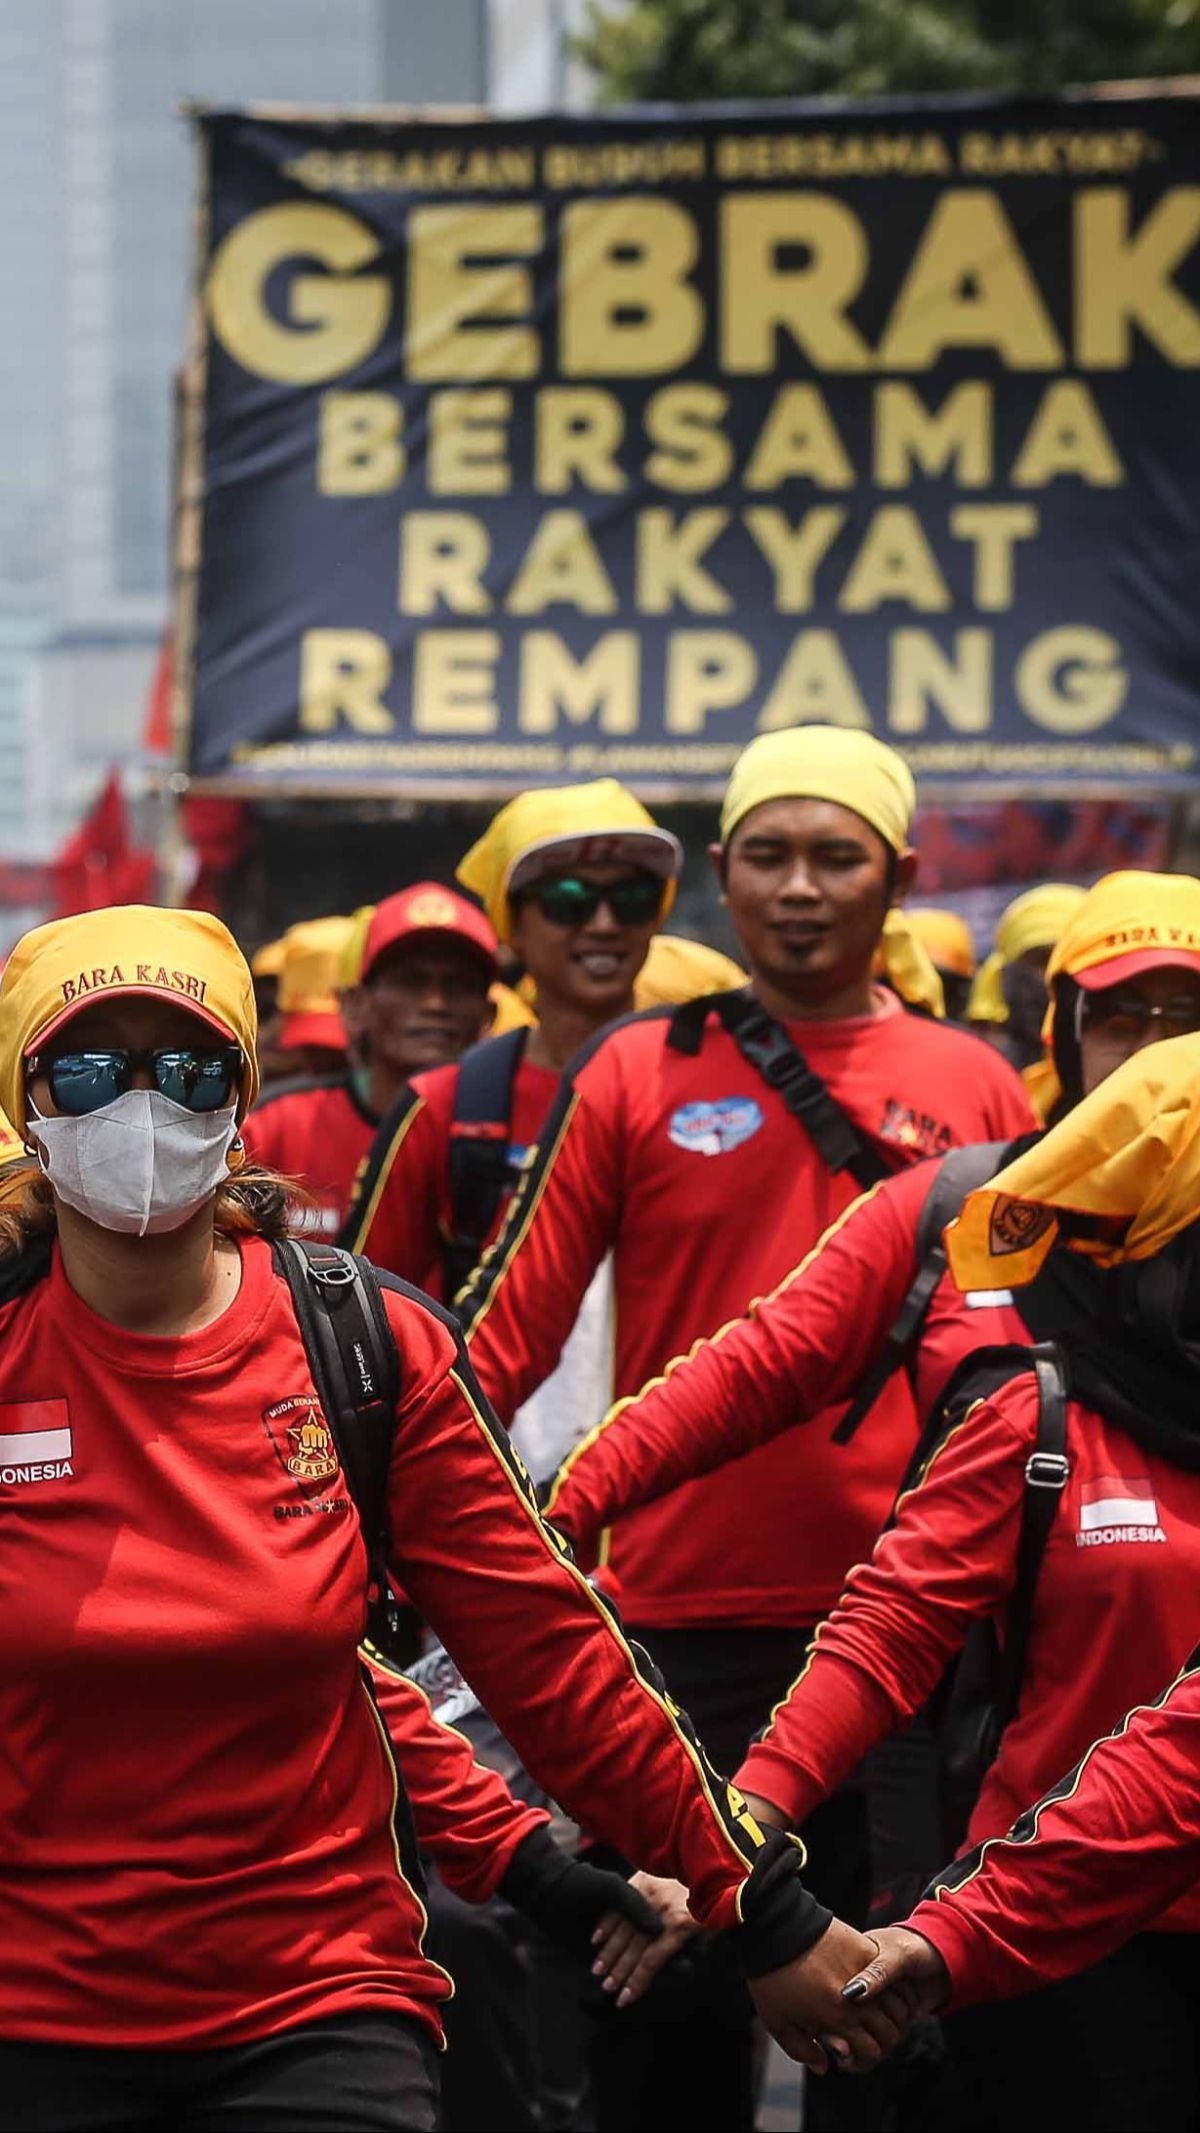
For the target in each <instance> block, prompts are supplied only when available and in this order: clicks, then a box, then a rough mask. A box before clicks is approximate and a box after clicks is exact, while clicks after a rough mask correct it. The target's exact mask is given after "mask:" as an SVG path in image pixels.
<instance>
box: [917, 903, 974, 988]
mask: <svg viewBox="0 0 1200 2133" xmlns="http://www.w3.org/2000/svg"><path fill="white" fill-rule="evenodd" d="M904 916H905V918H906V919H907V920H908V929H909V932H910V933H914V934H915V935H916V937H917V939H918V940H919V941H920V943H921V946H922V947H923V948H924V950H925V952H926V954H927V955H928V957H929V959H930V961H931V962H932V963H933V964H934V965H935V966H936V968H937V969H938V970H945V971H948V972H949V974H950V975H951V977H955V978H973V977H974V975H975V943H974V941H973V940H972V939H971V928H970V927H969V926H968V924H967V922H966V919H965V918H960V917H959V915H958V913H957V911H943V910H942V909H941V908H940V907H939V906H938V905H936V904H905V906H904Z"/></svg>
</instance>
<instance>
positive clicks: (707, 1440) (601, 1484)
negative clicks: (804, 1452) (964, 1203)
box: [549, 1162, 1027, 1562]
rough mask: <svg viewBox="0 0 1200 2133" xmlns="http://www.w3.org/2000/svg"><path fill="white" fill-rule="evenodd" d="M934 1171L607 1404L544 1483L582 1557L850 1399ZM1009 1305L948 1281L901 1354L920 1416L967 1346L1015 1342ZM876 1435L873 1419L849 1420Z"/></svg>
mask: <svg viewBox="0 0 1200 2133" xmlns="http://www.w3.org/2000/svg"><path fill="white" fill-rule="evenodd" d="M936 1176H937V1165H936V1164H935V1163H928V1162H927V1163H918V1164H916V1165H915V1166H914V1168H913V1169H912V1170H907V1171H902V1172H901V1173H900V1175H899V1176H898V1177H895V1178H888V1179H887V1180H886V1182H885V1183H884V1184H882V1185H876V1186H874V1187H873V1188H872V1190H871V1191H870V1192H867V1193H864V1194H863V1196H862V1198H861V1199H859V1200H856V1201H855V1202H854V1203H853V1205H852V1206H851V1207H850V1208H849V1210H848V1211H847V1212H846V1213H845V1214H844V1215H841V1216H839V1217H838V1219H837V1221H836V1222H835V1223H834V1224H833V1225H832V1227H831V1228H830V1229H828V1230H826V1232H825V1235H824V1236H823V1237H822V1238H821V1239H820V1241H819V1243H818V1244H816V1245H815V1246H814V1248H813V1250H812V1251H811V1252H810V1253H809V1255H808V1257H807V1258H806V1259H803V1260H802V1261H801V1263H800V1265H799V1266H797V1267H794V1268H793V1270H792V1272H791V1273H790V1274H789V1275H788V1276H787V1279H786V1280H785V1281H784V1282H783V1283H782V1284H781V1285H780V1287H779V1288H778V1289H776V1290H774V1291H773V1292H772V1294H771V1295H769V1296H764V1297H759V1298H757V1299H756V1300H755V1302H753V1303H752V1304H751V1306H750V1308H749V1310H748V1311H747V1312H746V1313H745V1314H744V1315H743V1316H742V1317H741V1318H738V1319H734V1320H732V1321H731V1322H730V1324H729V1325H727V1326H722V1327H721V1329H720V1331H719V1332H717V1333H715V1334H714V1335H713V1336H712V1337H711V1338H710V1339H708V1340H702V1341H697V1343H696V1345H695V1346H694V1347H693V1348H692V1349H690V1350H689V1352H688V1353H687V1354H686V1355H684V1356H679V1357H677V1358H676V1359H675V1360H674V1361H673V1362H670V1363H668V1364H667V1366H666V1369H665V1370H664V1372H663V1374H662V1376H661V1377H656V1378H652V1379H651V1381H650V1383H649V1384H648V1385H646V1386H644V1387H643V1388H642V1390H641V1392H639V1393H638V1394H637V1395H636V1396H635V1397H634V1398H632V1399H629V1400H622V1401H620V1402H619V1403H618V1404H617V1406H616V1407H614V1408H612V1410H611V1411H610V1413H609V1414H608V1415H606V1417H605V1419H604V1420H603V1422H601V1423H600V1424H599V1425H598V1427H597V1428H596V1429H595V1430H593V1431H592V1434H591V1436H590V1437H586V1438H585V1439H584V1441H583V1443H582V1444H581V1445H580V1446H579V1447H578V1448H577V1449H576V1450H575V1451H573V1452H572V1454H571V1456H570V1458H569V1459H568V1460H567V1461H566V1462H565V1464H564V1465H563V1467H562V1468H561V1470H560V1472H559V1473H558V1475H557V1476H556V1478H555V1484H554V1490H553V1494H552V1496H551V1500H550V1506H549V1515H550V1517H552V1518H553V1520H554V1523H555V1525H556V1526H558V1527H559V1528H560V1529H561V1530H562V1531H563V1532H564V1533H566V1534H567V1535H568V1536H569V1537H570V1539H571V1541H572V1542H573V1543H574V1545H575V1547H576V1552H577V1554H578V1555H579V1556H580V1559H581V1560H582V1561H585V1562H586V1561H590V1560H591V1552H592V1545H593V1542H594V1540H595V1537H596V1535H598V1534H599V1533H600V1531H601V1530H602V1529H603V1528H604V1527H605V1526H609V1525H612V1524H613V1523H614V1522H615V1521H616V1520H617V1519H618V1518H621V1517H623V1516H624V1515H625V1513H626V1512H628V1511H630V1510H633V1509H636V1508H637V1507H638V1506H639V1505H641V1504H647V1503H653V1502H654V1501H655V1500H656V1499H657V1498H658V1497H660V1496H665V1495H666V1494H667V1492H668V1491H669V1490H670V1489H676V1488H679V1487H680V1486H681V1484H682V1483H683V1482H685V1481H695V1480H696V1479H698V1477H699V1476H700V1475H702V1474H708V1473H711V1472H712V1471H713V1469H714V1468H715V1467H718V1466H724V1465H725V1464H726V1462H727V1461H728V1460H730V1459H741V1458H744V1457H745V1455H746V1454H747V1452H752V1451H754V1450H755V1449H756V1448H757V1447H758V1446H759V1445H761V1444H769V1443H770V1442H771V1440H772V1439H773V1438H775V1437H778V1436H780V1435H781V1434H782V1432H783V1431H784V1430H788V1429H792V1428H794V1427H795V1425H796V1424H797V1423H800V1422H807V1421H809V1420H810V1418H811V1417H812V1416H813V1415H815V1414H818V1413H820V1411H821V1410H822V1409H823V1408H828V1407H830V1406H831V1405H832V1404H833V1403H834V1402H835V1401H838V1400H847V1399H849V1398H850V1396H851V1395H852V1393H853V1392H854V1389H855V1387H856V1385H857V1384H858V1383H859V1382H860V1380H861V1379H862V1377H863V1375H864V1374H865V1372H866V1371H867V1370H868V1369H870V1367H871V1365H872V1364H873V1363H874V1361H875V1359H876V1357H877V1356H878V1354H879V1353H880V1351H881V1349H882V1347H883V1343H884V1341H885V1340H886V1338H887V1336H888V1333H889V1332H890V1331H891V1328H892V1325H893V1323H894V1322H895V1318H896V1314H897V1312H898V1311H899V1309H900V1306H901V1304H902V1303H903V1301H904V1298H905V1296H906V1295H907V1293H908V1289H909V1286H910V1284H911V1282H912V1280H913V1278H914V1276H915V1274H916V1272H917V1268H918V1260H917V1249H916V1247H917V1232H918V1228H919V1226H920V1221H921V1214H922V1210H923V1209H924V1206H925V1202H926V1200H927V1198H928V1196H929V1192H930V1189H931V1187H932V1185H933V1181H934V1179H935V1178H936ZM1026 1338H1027V1335H1026V1333H1025V1330H1024V1327H1023V1325H1022V1322H1021V1320H1020V1318H1019V1316H1018V1314H1017V1313H1016V1311H1015V1310H1014V1309H1013V1307H1012V1306H1011V1304H1009V1305H996V1304H994V1303H992V1302H990V1301H989V1302H984V1301H982V1300H981V1299H979V1298H965V1297H964V1296H963V1295H962V1294H961V1293H960V1291H959V1290H958V1289H957V1288H956V1287H955V1286H954V1283H953V1281H952V1280H951V1278H950V1276H949V1275H947V1276H946V1277H945V1278H944V1279H943V1281H942V1282H941V1283H940V1284H939V1286H938V1288H937V1289H936V1290H935V1292H934V1295H933V1298H932V1300H931V1302H930V1306H929V1310H928V1312H927V1314H926V1318H925V1322H924V1325H923V1327H922V1331H921V1339H920V1345H919V1347H918V1349H917V1351H916V1354H915V1357H914V1366H915V1367H914V1370H913V1377H914V1381H915V1391H916V1401H917V1408H918V1410H919V1412H920V1413H921V1414H922V1415H924V1414H927V1413H929V1411H930V1409H931V1408H932V1407H933V1405H934V1403H935V1401H936V1399H937V1397H938V1395H939V1393H940V1392H941V1391H942V1388H943V1386H944V1385H945V1384H946V1383H947V1381H948V1379H949V1378H950V1376H951V1374H952V1373H953V1371H954V1370H955V1369H956V1368H957V1366H958V1364H959V1363H960V1362H961V1361H962V1360H963V1358H964V1356H966V1355H968V1354H969V1353H970V1352H971V1350H972V1349H974V1348H980V1347H984V1346H987V1345H988V1344H990V1343H993V1342H1002V1341H1021V1340H1025V1339H1026ZM860 1427H861V1429H862V1432H863V1434H864V1435H867V1434H868V1433H869V1432H872V1431H873V1430H874V1429H875V1427H876V1416H875V1414H874V1412H872V1413H870V1414H868V1415H867V1416H866V1417H864V1420H863V1422H862V1423H861V1425H860Z"/></svg>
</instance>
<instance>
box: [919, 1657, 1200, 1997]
mask: <svg viewBox="0 0 1200 2133" xmlns="http://www.w3.org/2000/svg"><path fill="white" fill-rule="evenodd" d="M1198 1772H1200V1651H1197V1652H1194V1653H1193V1654H1192V1657H1191V1661H1190V1663H1189V1665H1188V1666H1187V1667H1186V1668H1185V1669H1184V1671H1183V1673H1182V1674H1181V1675H1180V1676H1179V1678H1178V1680H1176V1681H1175V1682H1173V1683H1172V1685H1171V1687H1170V1688H1169V1689H1168V1690H1167V1691H1166V1692H1165V1694H1164V1695H1162V1696H1161V1697H1159V1699H1158V1701H1157V1702H1156V1703H1152V1704H1146V1705H1143V1706H1142V1707H1141V1708H1140V1709H1138V1710H1136V1711H1131V1712H1130V1713H1129V1715H1128V1716H1127V1717H1126V1718H1125V1720H1124V1721H1123V1723H1122V1724H1121V1726H1120V1728H1119V1729H1118V1731H1117V1732H1116V1733H1114V1734H1113V1735H1111V1736H1110V1738H1108V1739H1107V1740H1103V1741H1099V1742H1098V1743H1097V1744H1096V1746H1095V1747H1094V1748H1092V1749H1090V1750H1089V1751H1088V1754H1087V1755H1086V1756H1085V1757H1084V1759H1083V1762H1082V1763H1081V1764H1080V1766H1079V1767H1078V1768H1077V1769H1076V1770H1073V1771H1071V1772H1070V1773H1069V1774H1067V1775H1065V1776H1064V1777H1063V1778H1062V1780H1061V1781H1060V1783H1059V1784H1058V1785H1056V1786H1055V1788H1054V1790H1053V1792H1051V1793H1050V1794H1048V1795H1047V1797H1046V1798H1045V1799H1043V1800H1040V1801H1039V1802H1038V1804H1037V1806H1036V1807H1033V1808H1031V1809H1030V1810H1029V1811H1028V1813H1026V1814H1023V1815H1022V1816H1021V1819H1020V1821H1019V1822H1018V1823H1017V1825H1016V1827H1015V1828H1014V1829H1013V1830H1012V1831H1011V1832H1010V1834H1009V1835H1008V1836H1007V1837H1006V1838H993V1840H992V1842H991V1843H990V1844H988V1845H987V1846H986V1847H984V1848H983V1849H982V1850H980V1851H977V1852H975V1853H973V1854H971V1855H970V1856H969V1857H968V1858H966V1859H964V1860H961V1861H960V1862H959V1863H958V1864H957V1865H956V1866H955V1867H953V1868H951V1870H950V1871H949V1872H948V1873H946V1874H942V1875H939V1877H938V1880H937V1882H936V1883H935V1884H934V1889H933V1891H932V1893H931V1895H930V1897H929V1899H928V1900H927V1901H926V1902H924V1903H921V1904H918V1906H917V1908H916V1910H915V1911H914V1913H913V1915H912V1917H911V1918H910V1919H908V1920H906V1921H905V1923H906V1924H908V1925H911V1926H914V1927H915V1928H916V1930H917V1932H918V1933H923V1934H924V1935H925V1938H926V1940H930V1941H932V1942H933V1945H934V1947H935V1948H936V1949H937V1950H938V1952H939V1954H940V1955H941V1956H942V1957H943V1959H944V1961H945V1963H946V1966H947V1968H948V1969H949V1972H950V1982H951V1985H952V1987H953V1990H952V1993H951V2002H950V2004H951V2005H952V2006H959V2005H961V2004H962V2003H963V2002H964V2001H969V2000H981V1999H989V2000H992V1999H1002V1998H1006V1997H1008V1996H1009V1995H1010V1994H1012V1993H1015V1992H1029V1991H1031V1990H1032V1989H1033V1987H1034V1986H1037V1985H1045V1984H1048V1983H1049V1981H1050V1980H1051V1978H1060V1977H1069V1976H1070V1975H1071V1973H1072V1972H1073V1971H1075V1970H1085V1969H1087V1968H1088V1967H1089V1966H1090V1965H1091V1964H1092V1963H1096V1962H1099V1960H1100V1958H1101V1956H1104V1955H1108V1954H1110V1953H1111V1951H1112V1950H1113V1949H1114V1948H1119V1947H1120V1945H1121V1943H1122V1941H1125V1940H1128V1938H1129V1936H1130V1935H1131V1934H1132V1933H1137V1932H1139V1931H1141V1929H1142V1928H1143V1927H1146V1926H1149V1927H1151V1928H1154V1927H1157V1926H1158V1924H1159V1922H1160V1913H1161V1912H1162V1911H1163V1910H1164V1909H1165V1907H1166V1906H1167V1905H1168V1904H1170V1903H1171V1901H1172V1899H1173V1898H1178V1897H1179V1896H1180V1895H1181V1893H1182V1892H1184V1891H1186V1890H1188V1889H1189V1887H1190V1886H1191V1885H1193V1884H1195V1882H1196V1881H1197V1879H1198V1878H1200V1783H1198V1782H1197V1773H1198ZM1192 1901H1193V1903H1194V1901H1195V1899H1194V1896H1193V1897H1192Z"/></svg>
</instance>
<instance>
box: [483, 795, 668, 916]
mask: <svg viewBox="0 0 1200 2133" xmlns="http://www.w3.org/2000/svg"><path fill="white" fill-rule="evenodd" d="M682 863H683V853H682V851H681V850H680V846H679V841H678V839H677V838H675V837H672V835H671V833H670V831H669V830H665V829H660V828H659V826H658V824H657V822H656V821H655V820H654V817H653V815H651V814H649V813H647V811H646V809H645V808H644V807H643V806H642V803H641V801H640V800H636V799H635V798H634V796H633V794H632V793H631V792H627V791H626V790H625V787H624V786H623V785H618V783H617V781H616V779H615V778H597V779H595V780H594V781H593V782H592V783H591V784H590V785H554V786H543V787H539V788H538V789H537V790H536V791H533V792H522V793H518V794H517V797H516V799H515V800H510V801H509V803H508V806H507V807H502V808H501V810H500V812H499V814H498V815H496V816H495V818H494V819H493V820H492V821H491V822H489V824H488V826H487V828H486V829H485V831H484V833H483V835H482V837H480V838H479V840H478V842H477V843H475V844H473V845H472V846H471V849H470V851H469V852H468V853H467V855H466V857H465V858H464V859H463V860H462V861H461V863H460V865H459V866H458V867H457V868H456V869H455V871H456V873H457V875H458V879H459V880H460V881H461V883H462V885H463V887H464V888H465V889H470V890H471V891H472V893H473V894H474V895H476V896H477V897H478V898H479V900H480V902H481V903H482V905H483V908H484V910H485V911H486V912H487V915H488V917H489V918H490V919H491V922H492V925H493V926H494V928H495V930H496V935H497V937H498V939H500V940H502V941H511V940H512V909H511V905H510V901H509V899H510V897H511V896H512V894H513V891H514V890H516V889H520V888H524V887H525V886H526V884H527V883H529V882H531V881H537V880H538V879H539V878H540V877H541V876H542V875H543V874H548V873H565V872H566V871H567V869H568V868H570V867H573V866H589V865H590V866H637V867H645V868H646V869H647V871H648V872H649V873H651V874H657V875H659V876H660V877H661V878H662V880H663V881H664V882H666V883H667V884H668V887H667V890H666V893H665V895H664V898H663V914H662V915H663V917H664V918H665V917H666V915H667V913H668V912H669V910H670V908H671V905H672V904H673V902H674V900H675V880H676V877H677V875H678V873H679V869H680V866H681V865H682Z"/></svg>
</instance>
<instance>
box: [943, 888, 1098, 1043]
mask: <svg viewBox="0 0 1200 2133" xmlns="http://www.w3.org/2000/svg"><path fill="white" fill-rule="evenodd" d="M1083 898H1084V891H1083V890H1082V889H1078V888H1075V887H1074V886H1073V885H1072V883H1070V882H1069V881H1043V882H1039V884H1038V886H1037V888H1036V889H1026V890H1025V892H1024V895H1022V896H1014V898H1013V900H1012V902H1011V903H1010V904H1009V905H1008V906H1007V907H1006V909H1005V910H1003V911H1002V912H1001V913H1000V918H999V921H998V923H997V926H996V939H995V945H994V947H993V949H992V952H991V954H990V955H989V956H988V957H986V959H985V960H984V961H983V962H982V963H981V964H980V966H979V969H978V971H977V973H976V977H975V983H974V984H973V985H972V987H971V997H970V999H969V1001H968V1002H967V1020H968V1021H969V1022H1007V1020H1008V1002H1007V1001H1006V999H1005V997H1004V985H1003V982H1002V981H1003V977H1004V971H1005V968H1006V966H1007V965H1008V964H1009V963H1016V962H1019V961H1020V959H1021V957H1022V956H1023V955H1028V953H1029V951H1030V949H1031V948H1053V946H1054V943H1055V942H1056V941H1057V940H1058V938H1059V936H1060V934H1061V933H1063V932H1064V930H1065V929H1066V927H1067V926H1068V925H1069V923H1070V921H1071V919H1072V918H1073V917H1074V916H1075V913H1076V911H1077V910H1078V909H1079V906H1080V904H1081V903H1082V902H1083Z"/></svg>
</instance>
